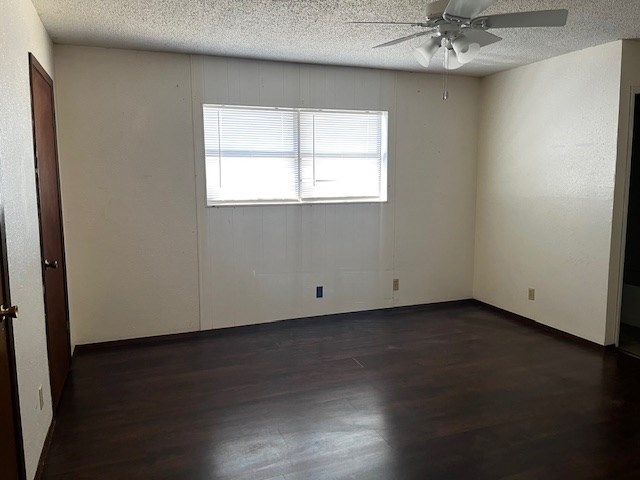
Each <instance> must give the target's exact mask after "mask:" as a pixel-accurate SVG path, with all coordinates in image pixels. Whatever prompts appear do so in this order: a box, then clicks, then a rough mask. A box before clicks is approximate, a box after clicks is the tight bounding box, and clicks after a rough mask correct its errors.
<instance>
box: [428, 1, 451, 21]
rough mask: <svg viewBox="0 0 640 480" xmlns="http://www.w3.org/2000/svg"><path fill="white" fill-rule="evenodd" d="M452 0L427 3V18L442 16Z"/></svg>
mask: <svg viewBox="0 0 640 480" xmlns="http://www.w3.org/2000/svg"><path fill="white" fill-rule="evenodd" d="M449 1H450V0H437V1H435V2H431V3H427V18H431V17H434V16H436V15H442V14H443V13H444V11H445V10H446V8H447V5H449Z"/></svg>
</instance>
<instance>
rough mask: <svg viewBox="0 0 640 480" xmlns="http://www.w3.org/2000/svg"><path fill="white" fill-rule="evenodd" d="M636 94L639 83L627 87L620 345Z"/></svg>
mask: <svg viewBox="0 0 640 480" xmlns="http://www.w3.org/2000/svg"><path fill="white" fill-rule="evenodd" d="M636 95H640V85H637V86H632V87H631V88H630V89H629V100H628V101H629V118H628V126H629V127H628V130H627V155H626V158H625V163H624V186H623V199H622V225H621V227H622V228H621V230H622V231H621V235H620V255H619V262H618V291H617V295H616V318H615V327H616V331H615V346H616V348H618V347H620V324H621V323H622V290H623V288H624V261H625V256H626V248H627V220H628V215H629V192H630V187H631V161H632V157H633V137H634V129H635V114H636V108H640V102H636Z"/></svg>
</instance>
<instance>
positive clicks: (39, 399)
mask: <svg viewBox="0 0 640 480" xmlns="http://www.w3.org/2000/svg"><path fill="white" fill-rule="evenodd" d="M38 401H39V403H40V410H42V409H43V408H44V392H43V391H42V385H40V386H39V387H38Z"/></svg>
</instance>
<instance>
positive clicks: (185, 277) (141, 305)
mask: <svg viewBox="0 0 640 480" xmlns="http://www.w3.org/2000/svg"><path fill="white" fill-rule="evenodd" d="M55 62H56V71H57V72H59V75H58V76H57V77H56V94H57V102H58V137H59V145H60V174H61V183H62V191H63V194H64V199H65V210H64V214H65V215H64V221H65V236H66V248H67V268H68V278H69V301H70V315H71V333H72V341H73V342H74V343H76V344H77V343H88V342H97V341H105V340H115V339H122V338H132V337H145V336H151V335H161V334H167V333H176V332H184V331H193V330H198V328H199V325H200V323H199V318H198V264H197V237H196V212H195V195H194V170H193V132H192V125H191V81H190V72H189V67H190V62H189V57H188V56H186V55H173V54H161V53H140V52H135V51H122V50H105V49H93V48H77V47H64V46H56V47H55Z"/></svg>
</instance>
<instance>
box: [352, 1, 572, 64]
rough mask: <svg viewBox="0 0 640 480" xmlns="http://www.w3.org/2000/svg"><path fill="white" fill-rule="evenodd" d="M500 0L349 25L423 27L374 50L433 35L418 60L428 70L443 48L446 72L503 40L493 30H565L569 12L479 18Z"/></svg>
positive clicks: (433, 6)
mask: <svg viewBox="0 0 640 480" xmlns="http://www.w3.org/2000/svg"><path fill="white" fill-rule="evenodd" d="M496 1H497V0H437V1H435V2H431V3H428V4H427V12H426V13H427V18H426V21H424V22H349V23H353V24H378V25H411V26H413V27H419V28H423V29H424V30H421V31H419V32H417V33H413V34H411V35H407V36H406V37H401V38H397V39H395V40H391V41H390V42H386V43H383V44H381V45H376V46H375V47H373V48H381V47H389V46H391V45H397V44H398V43H402V42H406V41H408V40H412V39H414V38H418V37H423V36H427V35H431V36H430V37H429V39H428V40H427V41H426V42H424V43H423V44H422V45H420V46H419V47H418V48H416V49H415V50H414V51H413V54H414V56H415V58H416V60H417V61H418V62H419V63H420V64H421V65H422V66H423V67H428V66H429V64H430V63H431V60H432V59H433V57H434V56H435V54H436V53H437V52H438V50H439V49H440V48H441V47H444V49H445V50H444V53H445V60H444V68H445V70H455V69H457V68H460V67H461V66H462V65H464V64H466V63H469V62H471V61H472V60H473V59H475V58H476V57H477V55H478V53H479V52H480V49H481V48H482V47H486V46H487V45H491V44H492V43H496V42H499V41H500V40H502V38H500V37H499V36H497V35H494V34H493V33H490V32H488V31H487V30H489V29H493V28H527V27H563V26H565V25H566V23H567V16H568V14H569V12H568V11H567V10H541V11H536V12H521V13H507V14H502V15H486V16H479V15H480V13H482V12H483V11H484V10H486V9H487V8H489V7H490V6H491V5H492V4H494V3H495V2H496Z"/></svg>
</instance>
